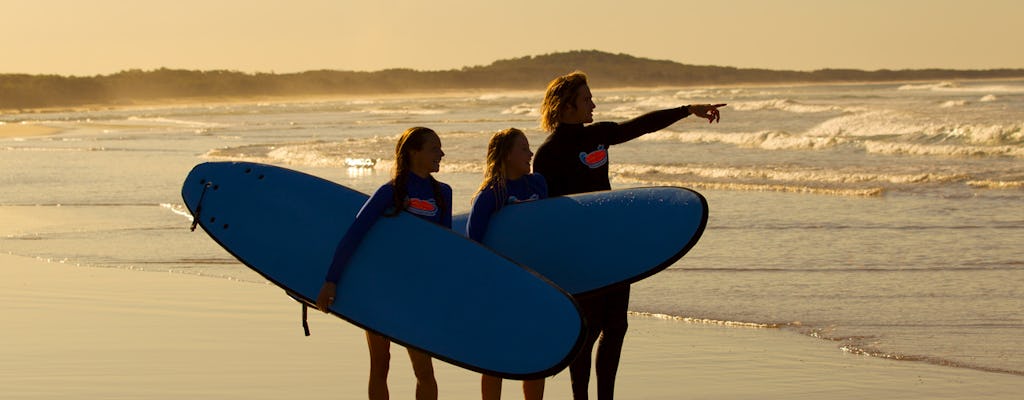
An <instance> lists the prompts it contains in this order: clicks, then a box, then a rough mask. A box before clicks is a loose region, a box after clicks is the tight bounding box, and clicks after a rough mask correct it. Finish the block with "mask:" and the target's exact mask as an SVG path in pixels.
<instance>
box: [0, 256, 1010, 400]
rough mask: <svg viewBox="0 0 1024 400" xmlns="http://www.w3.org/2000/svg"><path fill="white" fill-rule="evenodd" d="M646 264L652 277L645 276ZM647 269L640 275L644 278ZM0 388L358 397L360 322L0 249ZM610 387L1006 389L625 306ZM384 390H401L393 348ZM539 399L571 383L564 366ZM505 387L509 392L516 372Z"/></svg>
mask: <svg viewBox="0 0 1024 400" xmlns="http://www.w3.org/2000/svg"><path fill="white" fill-rule="evenodd" d="M655 278H656V277H655ZM655 278H652V279H655ZM0 301H2V303H3V304H4V306H3V314H2V318H3V320H4V326H5V328H6V329H3V330H2V331H0V332H2V333H0V340H2V342H3V343H4V350H3V357H0V388H3V392H4V394H5V397H7V398H12V399H14V398H17V399H59V398H74V399H79V398H114V397H128V398H135V399H180V398H192V399H206V398H209V399H234V398H237V399H263V398H266V399H279V398H308V399H337V398H345V399H349V398H351V399H359V398H365V380H366V379H365V377H366V371H367V365H368V364H367V363H368V359H367V355H366V349H365V341H364V336H363V334H362V331H360V330H359V329H358V328H355V327H354V326H352V325H350V324H348V323H345V322H343V321H341V320H339V319H336V318H334V317H329V316H326V315H323V314H320V313H318V312H312V313H310V326H311V330H312V336H310V337H304V336H303V334H302V329H301V327H300V325H299V310H300V308H299V306H298V304H297V303H295V302H294V301H292V300H290V299H288V298H287V297H286V296H285V295H284V293H283V292H282V291H281V290H280V289H278V288H277V287H275V286H272V285H260V284H251V283H244V282H238V281H230V280H225V279H219V278H208V277H201V276H193V275H185V274H174V273H156V272H140V271H128V270H119V269H103V268H90V267H76V266H71V265H67V264H60V263H51V262H46V261H42V260H36V259H32V258H26V257H21V256H15V255H9V254H0ZM630 324H631V325H630V332H629V335H628V337H627V341H626V346H625V349H624V352H623V356H622V365H621V367H620V371H619V378H618V386H617V393H618V394H619V396H620V397H621V398H643V399H678V398H736V399H744V398H768V399H773V398H779V399H781V398H787V399H792V398H806V399H812V398H813V399H821V398H829V399H837V398H838V399H861V398H868V397H873V396H881V397H883V398H915V399H916V398H919V399H935V398H1000V399H1001V398H1006V399H1010V398H1016V397H1017V396H1019V390H1020V388H1021V387H1022V385H1024V379H1022V378H1021V377H1018V376H1012V375H1005V374H994V373H985V372H980V371H973V370H966V369H957V368H948V367H940V366H933V365H928V364H923V363H914V362H897V361H890V360H881V359H874V358H869V357H864V356H856V355H850V354H844V353H842V352H841V351H839V350H838V349H837V348H836V347H835V346H834V345H833V344H831V343H827V342H822V341H820V340H817V339H813V338H807V337H802V336H800V335H796V334H793V333H790V332H785V331H780V330H776V329H757V328H742V327H723V326H715V325H706V324H699V323H686V322H680V321H669V320H660V319H655V318H648V317H643V316H637V315H634V316H631V317H630ZM392 352H393V355H392V377H391V380H390V384H391V393H392V394H393V397H394V398H411V394H412V392H413V381H412V377H411V369H410V367H409V363H408V360H407V357H406V355H405V352H404V351H403V350H402V349H401V348H400V347H397V346H396V347H395V348H393V350H392ZM435 369H436V370H437V378H438V384H439V387H440V393H441V398H442V399H476V398H479V375H478V374H476V373H473V372H470V371H466V370H463V369H459V368H457V367H454V366H451V365H448V364H445V363H443V362H439V361H435ZM546 394H547V398H550V399H565V398H569V397H570V394H569V382H568V374H567V372H566V371H563V372H561V373H559V374H558V375H556V376H554V377H552V378H549V380H548V382H547V392H546ZM504 396H505V398H508V399H515V398H521V394H520V392H519V385H518V382H510V381H506V383H505V387H504Z"/></svg>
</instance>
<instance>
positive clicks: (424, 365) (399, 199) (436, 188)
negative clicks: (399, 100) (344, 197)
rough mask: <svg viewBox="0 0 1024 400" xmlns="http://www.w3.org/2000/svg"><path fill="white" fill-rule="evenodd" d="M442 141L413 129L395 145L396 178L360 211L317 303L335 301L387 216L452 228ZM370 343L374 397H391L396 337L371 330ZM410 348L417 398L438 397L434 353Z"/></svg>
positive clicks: (371, 392) (322, 305)
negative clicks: (365, 242)
mask: <svg viewBox="0 0 1024 400" xmlns="http://www.w3.org/2000/svg"><path fill="white" fill-rule="evenodd" d="M442 157H444V151H442V150H441V139H440V138H439V137H438V136H437V133H435V132H434V131H433V130H430V129H428V128H422V127H416V128H409V129H408V130H406V131H405V133H403V134H402V137H401V138H399V139H398V144H397V145H396V146H395V168H394V171H395V172H394V176H393V177H392V179H391V181H389V182H388V183H385V184H384V185H382V186H381V187H380V188H379V189H377V191H376V192H374V193H373V195H372V196H370V198H369V199H368V200H366V203H364V204H363V207H362V208H361V209H360V210H359V213H358V214H356V219H355V221H353V222H352V225H351V226H350V227H349V229H348V231H347V232H346V233H345V236H344V237H343V238H342V239H341V242H339V243H338V247H337V249H336V250H335V252H334V260H333V261H332V262H331V268H330V270H329V271H328V272H327V276H326V278H325V279H324V285H323V287H322V288H321V289H320V295H319V296H317V300H316V306H317V308H319V309H320V310H321V311H323V312H327V308H328V307H330V305H331V304H332V303H334V298H335V296H336V294H337V290H338V286H337V282H338V279H339V278H340V277H341V271H342V269H343V268H344V267H345V265H346V264H347V263H348V260H349V258H351V257H352V253H353V252H355V249H356V248H357V247H358V246H359V242H360V241H361V240H362V239H363V237H364V236H366V233H367V231H369V230H370V227H372V226H373V223H374V222H376V221H377V218H379V217H380V216H381V215H383V216H395V215H398V213H400V212H402V211H403V210H404V211H408V212H410V213H412V214H413V215H416V216H418V217H420V218H423V219H425V220H428V221H431V222H434V223H436V224H438V225H441V226H444V227H445V228H449V229H451V227H452V188H451V186H448V185H447V184H444V183H441V182H438V181H437V180H435V179H434V177H433V176H431V173H432V172H437V171H438V170H439V169H440V166H441V158H442ZM366 344H367V346H369V348H370V382H369V390H368V391H369V395H370V396H369V397H370V399H371V400H373V399H387V398H388V397H389V394H388V383H387V378H388V368H389V362H390V361H389V360H390V359H391V341H390V340H388V338H386V337H384V336H381V335H378V334H375V333H372V332H370V331H366ZM408 350H409V359H410V360H411V361H412V368H413V372H414V374H415V375H416V399H417V400H426V399H434V400H436V399H437V381H436V380H435V379H434V366H433V363H432V362H431V359H430V356H428V355H426V354H425V353H423V352H421V351H418V350H414V349H411V348H410V349H408Z"/></svg>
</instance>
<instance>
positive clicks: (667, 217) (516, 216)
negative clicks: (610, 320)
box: [452, 187, 708, 295]
mask: <svg viewBox="0 0 1024 400" xmlns="http://www.w3.org/2000/svg"><path fill="white" fill-rule="evenodd" d="M468 219H469V215H467V214H461V215H457V216H455V217H454V218H453V221H452V229H454V230H456V231H459V232H461V233H462V234H466V221H467V220H468ZM707 221H708V203H707V200H705V199H704V196H701V195H700V193H697V192H695V191H693V190H690V189H684V188H678V187H644V188H632V189H620V190H610V191H601V192H591V193H583V194H576V195H571V196H562V197H552V198H547V199H543V200H538V201H532V202H526V203H519V204H515V205H510V206H506V207H503V208H502V209H501V210H500V211H498V212H497V213H495V214H494V216H493V217H492V218H491V221H490V223H489V224H488V226H487V233H486V234H485V235H484V240H483V243H484V244H485V245H487V246H488V247H490V248H492V249H494V251H497V252H498V253H501V254H503V255H505V256H507V257H509V258H511V259H513V260H516V262H519V263H521V264H523V265H526V266H529V267H530V268H531V269H533V270H534V271H537V272H538V273H540V274H541V275H544V276H545V277H547V278H548V279H550V280H551V281H552V282H554V283H555V284H556V285H558V286H560V287H562V289H565V290H566V291H568V292H569V293H572V294H574V295H580V294H585V293H592V292H597V291H600V290H602V289H606V288H609V287H613V286H616V285H620V284H628V283H632V282H636V281H639V280H641V279H644V278H646V277H649V276H651V275H653V274H655V273H657V272H659V271H661V270H663V269H665V268H668V267H669V266H670V265H672V264H673V263H675V262H676V261H677V260H679V258H681V257H682V256H683V255H685V254H686V253H687V252H688V251H689V250H690V249H691V248H693V246H694V245H696V244H697V241H698V240H700V237H701V235H702V234H703V233H704V227H705V226H706V225H707Z"/></svg>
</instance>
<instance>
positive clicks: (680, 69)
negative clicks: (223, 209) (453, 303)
mask: <svg viewBox="0 0 1024 400" xmlns="http://www.w3.org/2000/svg"><path fill="white" fill-rule="evenodd" d="M573 70H582V71H585V72H586V73H587V74H588V75H589V76H590V77H591V79H592V80H594V81H598V82H600V86H601V87H603V88H612V87H654V86H680V87H682V86H707V85H735V84H793V83H830V82H886V81H916V80H961V79H997V78H1024V69H992V70H950V69H916V70H878V71H864V70H854V69H822V70H816V71H783V70H769V69H756V68H734V67H719V66H704V65H688V64H681V63H678V62H674V61H666V60H652V59H647V58H639V57H634V56H631V55H628V54H612V53H607V52H602V51H596V50H578V51H569V52H560V53H552V54H545V55H539V56H525V57H520V58H512V59H507V60H498V61H495V62H493V63H491V64H490V65H486V66H473V67H463V68H461V69H452V70H445V71H417V70H412V69H387V70H381V71H373V72H358V71H337V70H319V71H306V72H298V73H287V74H275V73H244V72H238V71H227V70H215V71H194V70H177V69H166V68H161V69H157V70H149V71H143V70H127V71H122V72H118V73H115V74H110V75H97V76H90V77H75V76H58V75H28V74H0V109H6V110H19V109H33V108H48V107H76V106H84V105H111V106H115V105H131V104H139V103H152V102H158V101H162V100H172V99H173V100H188V99H209V98H224V99H228V98H249V97H276V96H330V95H365V94H401V93H426V92H440V91H458V90H515V89H529V90H538V91H540V90H543V88H544V87H545V86H546V85H547V83H548V81H550V80H551V79H552V78H554V77H556V76H559V75H562V74H565V73H568V72H571V71H573Z"/></svg>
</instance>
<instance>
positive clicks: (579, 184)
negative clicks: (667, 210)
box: [533, 107, 690, 400]
mask: <svg viewBox="0 0 1024 400" xmlns="http://www.w3.org/2000/svg"><path fill="white" fill-rule="evenodd" d="M687 115H690V112H689V111H688V110H687V109H686V107H680V108H672V109H667V110H659V111H653V112H650V113H647V114H644V115H641V116H639V117H637V118H634V119H631V120H629V121H626V122H623V123H614V122H599V123H594V124H591V125H587V126H584V125H583V124H559V125H558V127H557V128H555V131H554V132H552V133H551V134H550V135H548V137H547V139H546V140H545V141H544V143H543V144H541V145H540V147H539V148H537V154H536V156H535V157H534V161H533V170H534V172H537V173H540V174H541V175H544V177H545V178H546V179H547V183H548V194H549V195H550V196H563V195H569V194H575V193H584V192H594V191H599V190H609V189H611V183H610V182H609V179H608V148H609V147H611V146H612V145H616V144H619V143H624V142H627V141H629V140H632V139H635V138H637V137H640V136H642V135H643V134H645V133H651V132H655V131H658V130H661V129H664V128H667V127H668V126H669V125H672V124H673V123H675V122H676V121H679V120H680V119H683V118H685V117H686V116H687ZM576 301H577V302H578V303H579V305H580V308H581V311H582V313H583V314H584V315H583V317H584V319H585V320H586V321H587V328H588V329H587V330H588V332H587V341H586V343H585V344H584V345H583V348H582V349H581V350H580V353H579V354H578V355H577V356H576V359H575V360H574V361H573V363H572V364H571V365H570V366H569V374H570V378H571V380H572V391H573V398H574V399H576V400H581V399H586V398H587V386H588V385H589V382H590V358H591V353H592V351H593V348H594V342H595V341H596V340H597V339H598V337H599V336H600V338H601V342H600V344H599V345H598V349H597V362H596V363H595V368H596V369H597V397H598V399H600V400H608V399H611V398H612V397H613V395H614V391H615V374H616V372H617V371H618V368H619V354H620V353H621V351H622V342H623V339H624V338H625V336H626V329H627V327H628V324H627V321H626V311H627V307H628V306H629V285H620V286H617V287H613V288H609V289H606V290H601V291H598V292H596V293H593V294H584V295H582V296H577V297H576Z"/></svg>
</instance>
